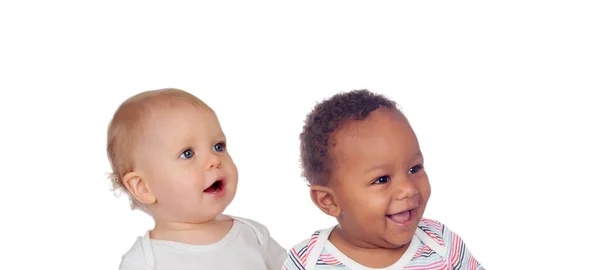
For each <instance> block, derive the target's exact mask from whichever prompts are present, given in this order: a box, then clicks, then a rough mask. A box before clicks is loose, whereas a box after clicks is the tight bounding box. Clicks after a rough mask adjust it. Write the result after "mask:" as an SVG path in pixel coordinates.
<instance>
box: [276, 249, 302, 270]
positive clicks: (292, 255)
mask: <svg viewBox="0 0 600 270" xmlns="http://www.w3.org/2000/svg"><path fill="white" fill-rule="evenodd" d="M281 270H305V269H304V266H303V265H302V263H301V262H300V259H299V258H298V256H296V252H295V251H294V249H291V250H290V251H289V252H287V255H286V257H285V261H284V262H283V266H282V267H281Z"/></svg>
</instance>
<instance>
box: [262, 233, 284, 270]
mask: <svg viewBox="0 0 600 270" xmlns="http://www.w3.org/2000/svg"><path fill="white" fill-rule="evenodd" d="M266 248H267V254H268V256H269V259H268V262H267V265H268V267H269V269H270V270H279V269H281V266H282V265H283V262H284V261H285V258H286V256H287V252H286V250H285V249H284V248H283V247H281V245H279V243H277V241H275V239H273V238H272V237H271V236H269V239H268V240H267V243H266Z"/></svg>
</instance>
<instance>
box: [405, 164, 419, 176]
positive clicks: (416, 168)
mask: <svg viewBox="0 0 600 270" xmlns="http://www.w3.org/2000/svg"><path fill="white" fill-rule="evenodd" d="M422 169H423V164H419V165H416V166H413V167H412V168H410V170H408V174H415V173H418V172H419V171H421V170H422Z"/></svg>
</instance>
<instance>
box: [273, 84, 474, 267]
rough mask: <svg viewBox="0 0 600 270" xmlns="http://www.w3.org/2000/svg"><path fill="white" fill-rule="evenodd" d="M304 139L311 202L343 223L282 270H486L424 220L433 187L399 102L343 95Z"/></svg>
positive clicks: (319, 114)
mask: <svg viewBox="0 0 600 270" xmlns="http://www.w3.org/2000/svg"><path fill="white" fill-rule="evenodd" d="M300 139H301V146H300V149H301V150H300V151H301V163H302V168H303V176H304V177H305V178H306V179H307V180H308V182H309V184H310V194H311V198H312V201H313V203H314V204H315V205H316V206H317V207H318V208H319V209H321V211H323V212H324V213H325V214H327V215H329V216H332V217H335V218H336V219H337V222H338V224H337V225H336V226H333V227H331V228H328V229H324V230H319V231H316V232H315V233H314V234H313V235H312V236H311V237H310V238H309V239H306V240H304V241H303V242H301V243H299V244H298V245H296V246H294V247H293V248H292V249H291V250H290V252H289V253H288V258H287V259H286V261H285V263H284V266H283V268H282V269H286V270H287V269H289V270H291V269H306V270H312V269H352V270H360V269H390V270H391V269H484V268H483V267H482V266H481V265H480V264H479V262H477V260H475V258H474V257H473V256H472V255H471V253H470V252H469V250H468V249H467V247H466V246H465V243H464V242H463V241H462V240H461V238H460V237H459V236H458V235H457V234H455V233H454V232H452V231H450V230H449V229H448V228H447V227H446V226H444V225H443V224H441V223H440V222H437V221H434V220H430V219H424V218H422V216H423V212H424V211H425V206H426V205H427V201H428V199H429V196H430V194H431V188H430V186H429V180H428V178H427V173H426V172H425V169H424V167H423V161H424V160H423V154H422V153H421V150H420V147H419V143H418V141H417V137H416V136H415V133H414V132H413V129H412V128H411V126H410V124H409V122H408V120H407V119H406V118H405V116H404V115H403V114H402V113H401V112H400V110H399V109H397V107H396V104H395V102H393V101H391V100H389V99H387V98H385V97H383V96H381V95H377V94H374V93H371V92H369V91H367V90H360V91H351V92H347V93H341V94H337V95H335V96H333V97H331V98H329V99H327V100H325V101H323V102H321V103H319V104H317V105H316V106H315V107H314V109H313V111H312V112H311V113H310V114H309V115H308V116H307V118H306V122H305V125H304V129H303V131H302V134H301V135H300Z"/></svg>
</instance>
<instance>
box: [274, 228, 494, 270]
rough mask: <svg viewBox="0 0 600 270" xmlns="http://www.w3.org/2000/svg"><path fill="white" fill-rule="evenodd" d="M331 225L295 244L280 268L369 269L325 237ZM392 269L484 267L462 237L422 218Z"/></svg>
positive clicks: (477, 269) (467, 269)
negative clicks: (404, 250) (407, 245)
mask: <svg viewBox="0 0 600 270" xmlns="http://www.w3.org/2000/svg"><path fill="white" fill-rule="evenodd" d="M333 228H335V226H334V227H332V228H329V229H326V230H320V231H316V232H315V233H314V234H313V235H312V236H311V237H310V238H309V239H306V240H304V241H302V242H301V243H299V244H297V245H295V246H294V247H293V248H292V249H291V250H289V252H288V257H287V259H286V261H285V263H284V265H283V268H282V270H313V269H337V270H364V269H367V270H372V269H374V268H369V267H365V266H363V265H360V264H359V263H357V262H355V261H354V260H352V259H351V258H348V257H347V256H345V255H344V254H343V253H342V252H340V251H339V250H338V249H337V248H336V247H335V246H334V245H333V244H331V242H329V241H328V240H327V239H328V238H329V234H330V233H331V231H332V230H333ZM377 269H379V270H384V269H385V270H392V269H413V270H418V269H421V270H424V269H447V270H450V269H452V270H459V269H460V270H484V269H485V268H484V267H483V266H482V265H481V264H480V263H479V262H478V261H477V260H476V259H475V257H473V255H472V254H471V252H470V251H469V250H468V249H467V246H466V245H465V243H464V242H463V240H462V239H461V238H460V236H458V235H457V234H456V233H454V232H452V231H450V230H449V229H448V228H447V227H446V226H445V225H444V224H442V223H440V222H438V221H435V220H430V219H422V220H421V222H419V225H418V226H417V230H416V232H415V235H414V236H413V239H412V241H411V242H410V244H409V247H408V249H407V250H406V252H405V253H404V255H403V256H402V257H401V258H400V259H399V260H398V261H397V262H396V263H394V264H393V265H391V266H388V267H385V268H377Z"/></svg>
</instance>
